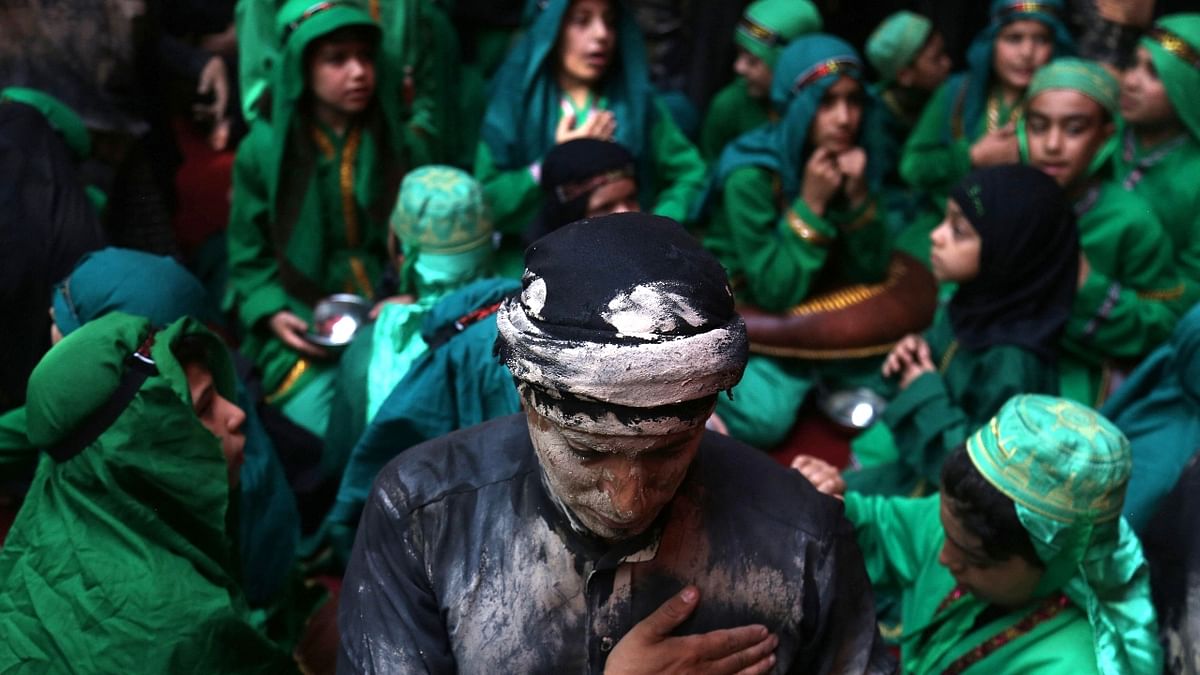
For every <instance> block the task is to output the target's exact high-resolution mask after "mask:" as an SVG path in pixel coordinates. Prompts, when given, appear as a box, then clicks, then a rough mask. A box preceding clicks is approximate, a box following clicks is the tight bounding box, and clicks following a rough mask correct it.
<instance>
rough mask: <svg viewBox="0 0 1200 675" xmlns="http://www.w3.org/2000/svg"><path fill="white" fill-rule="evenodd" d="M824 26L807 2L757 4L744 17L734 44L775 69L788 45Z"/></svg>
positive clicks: (764, 0)
mask: <svg viewBox="0 0 1200 675" xmlns="http://www.w3.org/2000/svg"><path fill="white" fill-rule="evenodd" d="M823 26H824V22H823V21H821V14H820V12H818V11H817V6H816V5H814V4H813V3H811V2H809V1H808V0H758V2H754V3H751V4H750V6H749V7H747V8H746V11H745V12H744V13H743V14H742V20H741V21H739V22H738V26H737V30H735V31H734V33H733V41H734V42H735V43H737V45H738V46H739V47H742V48H743V49H745V50H746V51H748V52H750V53H751V54H753V55H755V56H757V57H758V58H760V59H762V60H763V61H764V62H766V64H767V65H768V66H769V67H771V68H774V67H775V61H776V60H777V59H778V58H779V54H780V52H782V51H783V48H784V47H786V46H787V43H789V42H791V41H792V40H794V39H796V38H798V37H800V36H801V35H806V34H808V33H815V32H817V31H819V30H821V28H822V27H823Z"/></svg>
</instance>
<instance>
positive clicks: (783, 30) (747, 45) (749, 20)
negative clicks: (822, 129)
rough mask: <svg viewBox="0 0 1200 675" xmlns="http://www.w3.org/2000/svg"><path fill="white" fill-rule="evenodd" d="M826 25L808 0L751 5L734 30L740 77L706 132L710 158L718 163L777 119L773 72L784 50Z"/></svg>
mask: <svg viewBox="0 0 1200 675" xmlns="http://www.w3.org/2000/svg"><path fill="white" fill-rule="evenodd" d="M822 25H823V23H822V21H821V15H820V13H818V12H817V7H816V5H814V4H813V3H811V2H808V0H758V1H757V2H754V3H751V4H750V6H749V7H747V8H746V11H745V13H744V14H742V20H741V21H740V22H739V23H738V26H737V29H736V30H735V31H734V32H733V42H734V44H735V45H736V46H737V60H736V61H734V62H733V70H734V72H735V73H737V74H738V78H737V79H735V80H734V81H733V82H731V83H729V84H728V85H727V86H726V87H725V88H724V89H722V90H721V91H719V92H717V94H716V96H714V97H713V99H712V102H711V103H709V104H708V115H707V116H706V117H705V118H704V128H703V129H701V130H700V144H699V145H700V154H702V155H704V159H706V160H708V161H710V162H713V161H716V160H717V159H718V158H719V157H720V156H721V151H722V150H724V149H725V146H726V145H728V144H729V143H730V142H731V141H733V139H735V138H737V137H738V136H741V135H742V134H744V133H746V132H747V131H750V130H751V129H753V128H754V127H757V126H759V125H762V124H766V123H767V122H768V121H770V120H771V114H772V113H771V76H772V73H773V70H774V68H775V62H776V61H778V60H779V54H780V52H782V51H783V48H784V47H786V46H787V44H788V43H789V42H791V41H792V40H794V39H796V38H797V37H799V36H801V35H805V34H808V33H815V32H817V31H819V30H821V27H822Z"/></svg>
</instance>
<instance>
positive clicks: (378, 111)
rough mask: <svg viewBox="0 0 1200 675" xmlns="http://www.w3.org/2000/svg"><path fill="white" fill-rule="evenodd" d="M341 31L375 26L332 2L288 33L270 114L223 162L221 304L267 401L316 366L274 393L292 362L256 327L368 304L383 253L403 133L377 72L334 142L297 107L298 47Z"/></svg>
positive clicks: (300, 382) (300, 3) (298, 10)
mask: <svg viewBox="0 0 1200 675" xmlns="http://www.w3.org/2000/svg"><path fill="white" fill-rule="evenodd" d="M307 7H308V2H307V0H291V1H290V2H289V3H288V4H287V5H285V7H284V8H283V9H282V10H281V11H280V15H279V34H280V35H282V33H283V27H284V26H286V25H287V24H288V23H289V22H290V21H293V20H295V19H296V17H298V16H299V15H300V14H302V13H303V11H304V10H305V9H307ZM346 26H375V24H374V23H373V22H372V21H371V19H370V17H369V16H368V15H367V14H366V13H365V12H363V11H362V10H359V9H357V8H356V7H354V6H352V5H336V6H334V7H333V8H331V9H326V10H324V11H321V12H318V13H315V14H312V15H311V16H310V17H309V18H308V19H306V20H304V21H303V22H302V23H300V24H299V27H298V28H297V29H296V30H295V31H294V32H292V33H291V35H290V37H289V38H288V40H287V43H286V44H285V46H284V50H283V54H282V57H281V60H280V61H279V62H278V64H277V66H276V67H274V70H273V72H272V78H273V80H272V82H273V83H272V87H271V92H272V99H271V102H272V111H273V112H272V117H271V119H270V121H267V120H258V121H256V122H255V123H254V124H253V125H252V128H251V130H250V133H249V135H248V136H247V137H246V138H245V139H244V140H243V141H242V144H241V147H239V148H238V153H237V157H236V159H235V161H234V170H233V203H232V208H231V211H230V218H229V231H228V239H229V242H228V245H229V291H228V295H227V303H228V305H230V306H231V307H233V308H235V309H236V311H237V313H238V316H239V318H240V319H241V324H242V328H243V330H244V331H245V336H244V342H243V345H242V351H243V352H244V353H245V354H246V355H247V356H249V357H251V358H252V359H253V360H254V362H255V364H256V365H257V366H258V367H259V369H260V370H261V372H262V379H263V388H264V390H265V391H266V392H267V394H268V395H269V396H270V397H271V400H272V401H275V402H283V401H284V400H285V399H286V396H288V395H291V394H293V393H294V392H296V391H298V390H299V389H301V388H303V387H304V386H306V380H311V378H312V374H314V373H315V372H316V371H317V370H320V368H319V367H318V365H319V364H315V363H313V364H310V366H311V367H309V368H308V369H307V370H306V372H305V373H303V374H302V375H301V377H300V378H299V379H296V380H294V381H292V382H290V383H289V384H290V386H289V387H288V388H287V389H286V390H285V391H279V387H280V386H281V385H282V384H284V382H285V377H286V376H287V375H288V374H289V372H293V368H295V367H296V366H297V363H298V361H299V359H300V357H299V355H298V354H296V353H295V352H293V351H291V350H290V349H289V348H287V347H286V346H284V345H283V343H282V342H280V341H279V340H278V339H277V338H276V337H275V336H274V334H273V333H272V332H271V330H270V328H269V327H268V326H267V325H266V324H267V322H266V320H267V319H268V318H269V317H270V316H272V315H273V314H275V313H276V312H279V311H281V310H289V311H291V312H293V313H295V314H296V315H297V316H299V317H300V318H302V319H304V320H306V321H307V320H310V319H311V312H312V308H311V306H310V303H313V302H315V301H316V300H317V299H318V298H319V297H320V296H323V295H328V294H331V293H338V292H350V293H357V294H359V295H363V296H366V297H368V298H370V297H372V296H373V293H374V285H375V283H376V282H377V280H378V278H379V276H380V271H381V267H382V265H383V262H384V261H385V260H386V258H387V253H386V224H385V222H386V214H387V211H388V209H390V208H391V206H392V203H393V200H394V194H395V193H394V190H395V189H396V188H397V187H398V185H397V183H398V182H399V178H400V176H399V174H398V169H399V166H400V164H401V163H402V162H401V161H400V159H399V158H401V157H403V153H402V152H401V148H400V147H398V145H397V144H399V143H402V141H403V135H402V133H400V132H398V131H397V130H396V129H394V128H391V122H390V121H391V120H396V119H398V118H397V116H396V114H395V113H394V111H395V109H396V108H395V105H396V104H395V101H393V100H392V97H390V96H388V95H385V94H386V93H387V92H389V91H390V90H389V89H388V85H387V83H388V81H389V80H388V72H387V69H386V68H385V67H383V64H382V63H378V64H377V73H378V76H377V78H376V79H377V86H376V98H377V102H378V104H379V105H378V106H376V107H375V108H373V109H371V110H368V112H367V113H365V114H364V115H363V116H362V119H361V120H357V123H355V124H352V125H351V127H350V128H348V129H347V132H346V134H345V135H344V136H339V135H338V134H336V133H334V132H333V131H331V130H329V129H327V128H325V127H324V126H323V125H320V124H319V123H317V122H316V121H314V120H310V119H308V117H309V116H308V115H307V114H306V113H305V112H304V106H303V105H302V103H303V101H302V94H303V92H304V90H305V85H304V81H305V77H304V73H303V53H304V50H305V47H306V46H307V45H308V44H309V43H311V42H312V41H314V40H316V39H317V38H319V37H321V36H322V35H325V34H327V33H329V32H330V31H334V30H337V29H339V28H342V27H346ZM297 111H299V112H297ZM360 123H361V124H360ZM318 138H319V139H321V140H320V141H318V140H317V139H318ZM285 168H286V170H285ZM343 176H352V178H353V184H347V185H346V186H343V184H342V181H343ZM343 187H345V188H346V189H347V194H345V195H344V194H343ZM349 202H352V204H353V206H352V207H350V208H347V203H349ZM285 271H288V272H290V274H289V275H288V276H286V277H285V275H284V272H285ZM297 421H301V420H297ZM303 422H307V420H305V421H303ZM318 426H322V425H321V424H318Z"/></svg>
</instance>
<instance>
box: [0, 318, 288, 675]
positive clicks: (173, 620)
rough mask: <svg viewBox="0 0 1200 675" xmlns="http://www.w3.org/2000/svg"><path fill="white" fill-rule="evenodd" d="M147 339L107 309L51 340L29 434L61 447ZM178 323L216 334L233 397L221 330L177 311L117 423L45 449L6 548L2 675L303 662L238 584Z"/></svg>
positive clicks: (136, 323)
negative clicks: (250, 606)
mask: <svg viewBox="0 0 1200 675" xmlns="http://www.w3.org/2000/svg"><path fill="white" fill-rule="evenodd" d="M150 334H151V328H150V324H149V322H148V321H146V320H145V319H141V318H135V317H131V316H128V315H124V314H120V313H112V314H109V315H106V316H104V317H102V318H100V319H97V320H95V321H92V322H90V323H88V324H86V325H85V326H84V327H82V328H80V329H79V330H78V331H75V332H74V333H72V334H71V335H69V336H67V337H66V338H65V339H64V340H63V341H62V342H60V343H59V344H58V345H57V346H55V347H54V348H53V349H52V350H51V351H50V352H49V353H48V354H47V356H46V357H45V358H44V359H43V360H42V362H41V363H39V364H38V366H37V368H36V369H35V370H34V372H33V375H32V376H31V378H30V384H29V398H28V405H27V416H28V426H29V438H30V440H31V441H32V442H33V443H35V444H36V445H39V446H46V445H50V444H53V443H55V442H57V441H59V440H60V439H62V438H64V437H65V436H66V435H67V434H68V433H69V432H70V431H71V430H72V429H73V428H74V427H75V426H76V425H78V424H79V423H80V422H81V421H82V420H83V419H84V418H85V417H86V416H87V415H88V414H89V413H90V412H92V411H93V410H95V409H96V408H98V407H99V406H100V405H101V404H102V403H103V402H104V401H105V400H106V399H107V398H108V397H109V396H110V395H111V393H112V392H113V391H115V389H116V388H117V385H118V382H119V379H120V376H121V372H122V370H123V363H124V360H125V359H126V358H127V357H128V356H129V355H130V354H131V353H133V352H134V351H135V350H137V349H138V347H139V345H141V344H142V343H143V341H144V340H145V339H146V338H147V337H148V336H149V335H150ZM184 334H199V335H203V336H207V338H208V340H209V343H210V346H211V348H210V351H209V355H210V359H209V366H210V368H211V369H212V372H213V375H214V380H215V384H216V386H217V389H218V391H220V392H221V393H222V394H223V395H225V396H227V397H232V396H234V378H233V369H232V367H231V365H230V363H229V359H228V354H227V352H225V349H224V347H223V346H222V345H221V343H220V341H219V340H218V339H217V338H216V337H215V336H212V335H211V334H209V333H207V331H205V330H204V329H203V328H201V327H200V326H199V325H198V324H196V323H195V322H194V321H193V320H191V319H182V320H180V321H178V322H176V323H174V324H172V325H171V326H170V327H168V328H166V329H165V330H163V331H160V332H159V333H158V334H157V335H156V337H155V341H154V344H153V346H152V347H151V349H150V356H151V357H152V358H153V359H154V361H155V363H156V365H157V367H158V370H159V374H158V375H155V376H151V377H150V378H148V379H147V380H146V381H145V383H144V384H143V385H142V386H141V388H140V389H139V391H138V393H137V395H136V396H135V397H134V399H133V400H132V402H131V403H130V404H129V405H128V406H127V407H126V409H125V411H124V412H123V413H122V414H121V416H120V417H119V418H118V419H117V421H116V422H115V423H114V424H113V425H112V426H110V427H109V428H108V429H107V430H106V431H104V432H103V433H102V434H101V435H100V436H99V438H97V439H96V440H95V441H94V442H93V443H92V444H91V445H89V446H88V447H87V448H86V449H84V451H83V452H81V453H80V454H79V455H76V456H75V457H73V458H71V459H70V460H68V461H66V462H63V463H61V464H60V463H57V462H55V461H54V460H52V459H50V458H49V457H48V456H44V457H42V458H41V461H40V463H39V466H38V470H37V474H36V475H35V477H34V481H33V484H32V486H31V487H30V490H29V494H28V495H27V497H26V500H25V503H24V505H23V506H22V508H21V511H20V512H19V513H18V515H17V518H16V520H15V522H14V523H13V527H12V530H11V531H10V532H9V534H8V538H7V540H6V541H5V546H4V549H3V550H2V551H0V632H2V633H3V634H4V635H5V636H6V639H5V640H4V641H2V642H0V671H4V672H12V673H25V672H28V673H44V672H49V671H55V672H67V671H68V670H69V671H70V672H76V670H81V671H87V672H111V673H118V672H222V673H226V672H229V673H233V672H238V673H267V672H288V671H290V670H294V667H293V665H292V663H291V659H290V658H289V657H288V655H287V654H286V653H285V652H283V651H281V650H279V649H278V648H277V647H276V646H275V645H274V644H272V643H270V642H269V641H268V640H267V639H266V638H265V637H263V636H262V635H261V634H260V633H259V632H258V631H257V630H255V629H254V628H253V627H252V626H251V623H250V615H249V612H248V610H247V607H246V602H245V599H244V597H243V596H242V593H241V590H240V589H239V587H238V584H237V581H236V578H237V572H236V552H235V547H234V545H233V543H232V542H231V539H230V536H231V533H230V529H231V526H230V525H229V522H230V519H231V518H233V514H232V513H230V510H231V507H232V505H231V500H230V488H229V483H228V480H227V469H226V463H225V459H224V457H223V454H222V452H221V448H220V443H219V442H218V441H217V439H216V438H214V436H213V435H212V434H211V433H210V432H209V431H208V430H206V429H205V428H204V427H203V426H202V425H201V424H200V421H199V420H198V419H197V418H196V415H195V413H193V412H192V405H191V399H190V394H189V391H188V386H187V378H186V376H185V375H184V371H183V367H182V365H181V364H180V363H179V362H178V361H177V360H176V359H175V358H174V356H173V355H172V353H171V350H170V346H171V344H172V342H174V341H175V340H176V339H177V338H178V337H179V336H181V335H184ZM64 551H70V552H71V555H69V556H64V555H63V552H64Z"/></svg>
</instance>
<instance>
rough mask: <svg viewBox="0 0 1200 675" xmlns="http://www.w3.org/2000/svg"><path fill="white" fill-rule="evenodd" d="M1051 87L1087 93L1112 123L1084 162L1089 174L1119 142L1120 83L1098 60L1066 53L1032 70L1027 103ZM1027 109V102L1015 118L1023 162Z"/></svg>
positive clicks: (1025, 158)
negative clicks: (1109, 131) (1106, 136)
mask: <svg viewBox="0 0 1200 675" xmlns="http://www.w3.org/2000/svg"><path fill="white" fill-rule="evenodd" d="M1055 89H1060V90H1061V89H1065V90H1068V91H1077V92H1079V93H1081V94H1083V95H1084V96H1087V97H1088V98H1090V99H1092V100H1093V101H1095V102H1096V103H1098V104H1099V105H1100V107H1101V108H1103V109H1104V110H1105V111H1106V112H1108V116H1109V118H1110V119H1112V120H1113V122H1114V123H1115V124H1116V127H1117V128H1116V130H1115V132H1114V133H1113V135H1112V136H1110V137H1109V139H1108V141H1107V142H1105V144H1104V145H1103V146H1102V147H1101V148H1100V149H1099V150H1097V151H1096V156H1095V157H1093V158H1092V162H1091V164H1090V165H1089V166H1088V169H1087V174H1086V175H1088V176H1091V175H1092V174H1094V173H1096V172H1097V171H1099V170H1100V168H1101V167H1103V166H1104V165H1105V164H1106V163H1107V162H1108V160H1109V159H1111V158H1112V156H1113V153H1114V152H1116V150H1117V145H1118V144H1119V143H1120V138H1121V135H1122V134H1121V130H1122V128H1123V125H1124V122H1123V121H1122V119H1121V101H1120V98H1121V85H1120V83H1119V82H1117V79H1116V78H1115V77H1113V76H1112V75H1111V74H1109V72H1108V71H1107V70H1105V69H1104V67H1103V66H1101V65H1100V64H1099V63H1096V62H1095V61H1088V60H1086V59H1079V58H1073V57H1067V58H1062V59H1055V60H1053V61H1051V62H1050V63H1047V64H1046V65H1045V66H1042V67H1041V68H1040V69H1039V70H1038V71H1037V73H1035V74H1034V76H1033V80H1032V81H1030V83H1029V89H1028V90H1027V91H1026V92H1025V101H1026V102H1027V103H1028V102H1029V101H1032V100H1033V99H1034V97H1035V96H1037V95H1038V94H1040V93H1042V92H1044V91H1050V90H1055ZM1028 112H1029V106H1028V104H1027V105H1026V106H1025V109H1024V112H1022V114H1021V118H1020V119H1019V120H1017V140H1018V143H1019V145H1020V148H1021V159H1022V160H1023V161H1025V162H1028V161H1029V139H1028V132H1027V131H1026V130H1025V122H1026V119H1025V118H1026V114H1027V113H1028Z"/></svg>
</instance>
